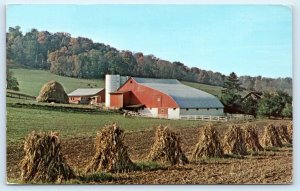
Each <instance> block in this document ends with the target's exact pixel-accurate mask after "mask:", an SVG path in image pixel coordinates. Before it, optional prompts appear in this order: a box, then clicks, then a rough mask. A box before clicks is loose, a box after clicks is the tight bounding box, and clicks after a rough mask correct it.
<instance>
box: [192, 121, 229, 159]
mask: <svg viewBox="0 0 300 191" xmlns="http://www.w3.org/2000/svg"><path fill="white" fill-rule="evenodd" d="M223 156H224V152H223V149H222V147H221V144H220V141H219V135H218V132H217V131H216V129H215V127H214V126H212V125H211V124H210V125H208V126H206V127H204V130H203V131H202V134H201V136H200V139H199V142H198V143H197V145H196V147H195V149H194V151H193V154H192V158H193V159H196V160H197V159H198V158H205V157H223Z"/></svg>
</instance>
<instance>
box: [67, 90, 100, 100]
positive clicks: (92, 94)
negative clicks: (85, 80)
mask: <svg viewBox="0 0 300 191" xmlns="http://www.w3.org/2000/svg"><path fill="white" fill-rule="evenodd" d="M68 97H69V103H81V104H98V103H102V102H105V89H104V88H80V89H76V90H75V91H73V92H71V93H69V94H68Z"/></svg>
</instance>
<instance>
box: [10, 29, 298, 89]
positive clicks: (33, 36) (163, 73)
mask: <svg viewBox="0 0 300 191" xmlns="http://www.w3.org/2000/svg"><path fill="white" fill-rule="evenodd" d="M6 43H7V65H8V66H15V67H25V68H34V69H45V70H50V71H51V72H52V73H54V74H58V75H62V76H68V77H76V78H87V79H90V78H93V79H99V78H104V76H105V74H107V73H110V74H120V75H131V76H138V77H153V78H176V79H178V80H184V81H191V82H199V83H203V84H210V85H216V86H223V83H224V79H225V75H223V74H221V73H219V72H212V71H207V70H203V69H200V68H196V67H192V68H189V67H187V66H186V65H184V64H183V63H181V62H169V61H167V60H163V59H160V58H157V57H155V56H154V55H144V54H143V53H141V52H137V53H133V52H131V51H128V50H125V51H124V50H122V51H120V50H117V49H116V48H114V47H111V46H109V45H105V44H103V43H95V42H93V41H92V40H91V39H88V38H84V37H77V38H74V37H72V36H71V34H69V33H65V32H57V33H50V32H48V31H38V30H36V29H32V30H31V31H30V32H27V33H25V34H23V33H22V32H21V28H20V27H18V26H16V27H14V28H13V27H10V28H9V31H8V32H7V36H6ZM196 64H197V65H198V64H199V63H195V65H196ZM200 65H201V63H200ZM239 80H240V82H241V84H242V86H243V87H245V88H246V89H248V90H255V91H266V90H267V91H275V90H282V91H285V92H287V93H289V94H291V93H292V79H291V78H277V79H272V78H264V77H261V76H258V77H250V76H241V77H239Z"/></svg>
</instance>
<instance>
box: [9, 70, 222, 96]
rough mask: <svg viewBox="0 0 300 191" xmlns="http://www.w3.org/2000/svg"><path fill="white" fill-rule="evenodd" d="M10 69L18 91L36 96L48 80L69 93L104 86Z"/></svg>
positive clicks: (214, 91) (213, 88) (216, 90)
mask: <svg viewBox="0 0 300 191" xmlns="http://www.w3.org/2000/svg"><path fill="white" fill-rule="evenodd" d="M11 71H12V72H13V73H14V76H15V77H16V78H17V80H18V82H19V84H20V86H19V87H20V91H21V92H23V93H26V94H28V95H32V96H37V95H38V94H39V91H40V89H41V87H42V86H43V84H45V83H46V82H48V81H50V80H56V81H58V82H59V83H61V84H62V85H63V86H64V88H65V91H66V92H67V93H70V92H71V91H73V90H75V89H77V88H96V87H105V83H104V80H103V79H95V80H89V79H78V78H70V77H64V76H59V75H55V74H52V73H51V72H50V71H46V70H29V69H11ZM182 83H183V84H185V85H188V86H191V87H193V88H196V89H200V90H203V91H206V92H208V93H210V94H213V95H217V96H219V95H220V94H221V90H222V87H219V86H210V85H205V84H200V83H193V82H182Z"/></svg>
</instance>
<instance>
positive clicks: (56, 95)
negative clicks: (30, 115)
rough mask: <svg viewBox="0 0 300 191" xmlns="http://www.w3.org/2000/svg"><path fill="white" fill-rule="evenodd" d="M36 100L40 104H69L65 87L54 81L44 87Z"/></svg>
mask: <svg viewBox="0 0 300 191" xmlns="http://www.w3.org/2000/svg"><path fill="white" fill-rule="evenodd" d="M36 100H37V101H38V102H55V103H69V98H68V95H67V94H66V92H65V90H64V88H63V86H62V85H61V84H60V83H58V82H56V81H54V80H52V81H50V82H47V83H46V84H44V85H43V87H42V88H41V91H40V94H39V96H38V97H37V98H36Z"/></svg>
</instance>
